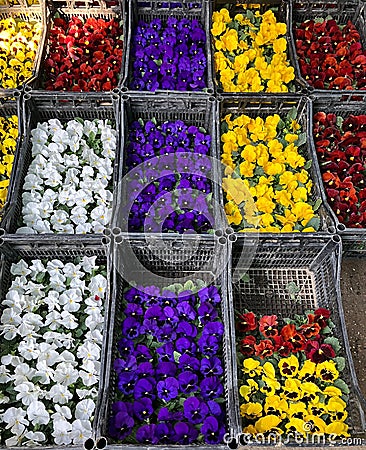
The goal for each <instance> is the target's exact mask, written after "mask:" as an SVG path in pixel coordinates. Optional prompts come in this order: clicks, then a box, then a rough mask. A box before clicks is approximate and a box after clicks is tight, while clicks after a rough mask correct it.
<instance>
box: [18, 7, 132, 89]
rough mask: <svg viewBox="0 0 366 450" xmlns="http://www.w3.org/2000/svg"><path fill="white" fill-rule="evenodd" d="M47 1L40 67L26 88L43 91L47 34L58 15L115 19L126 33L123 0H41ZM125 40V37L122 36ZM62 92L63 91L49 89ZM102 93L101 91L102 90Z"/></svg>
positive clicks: (122, 68)
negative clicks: (47, 14) (120, 23)
mask: <svg viewBox="0 0 366 450" xmlns="http://www.w3.org/2000/svg"><path fill="white" fill-rule="evenodd" d="M43 1H46V2H47V6H48V10H49V18H48V20H47V23H46V30H45V36H44V45H43V49H42V54H41V55H40V61H41V64H40V69H39V73H38V76H37V77H34V78H33V79H32V80H31V82H30V83H27V88H28V90H30V89H33V90H36V91H39V90H41V91H43V90H44V88H43V86H42V84H43V78H44V76H45V74H44V70H43V68H42V64H43V62H44V61H45V60H46V58H47V57H48V55H49V46H48V41H49V36H50V33H51V30H52V27H53V19H54V18H55V17H60V18H62V19H64V20H69V19H71V18H72V17H73V16H78V17H80V18H82V19H84V20H87V19H88V18H90V17H92V18H96V19H104V20H106V21H108V20H112V19H116V20H117V21H118V22H122V23H123V32H124V36H125V35H126V30H125V26H126V12H125V2H124V0H43ZM124 40H125V37H124ZM125 53H126V51H125V50H124V52H123V56H122V64H121V71H120V78H119V80H118V85H117V86H116V89H117V88H118V87H120V86H121V83H122V81H123V73H124V65H125ZM50 92H51V93H54V92H63V91H50ZM102 93H103V92H102Z"/></svg>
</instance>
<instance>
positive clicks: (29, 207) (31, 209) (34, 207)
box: [23, 201, 41, 217]
mask: <svg viewBox="0 0 366 450" xmlns="http://www.w3.org/2000/svg"><path fill="white" fill-rule="evenodd" d="M40 208H41V204H40V203H37V202H33V201H31V202H28V203H27V204H26V205H25V206H24V208H23V214H24V215H25V216H28V215H32V214H35V215H37V216H39V217H40Z"/></svg>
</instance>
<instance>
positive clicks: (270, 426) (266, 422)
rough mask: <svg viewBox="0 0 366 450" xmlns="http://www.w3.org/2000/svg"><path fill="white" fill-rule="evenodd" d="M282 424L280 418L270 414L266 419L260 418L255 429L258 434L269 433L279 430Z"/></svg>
mask: <svg viewBox="0 0 366 450" xmlns="http://www.w3.org/2000/svg"><path fill="white" fill-rule="evenodd" d="M280 423H281V419H280V418H279V417H278V416H275V415H273V414H269V415H267V416H265V417H262V418H260V419H259V420H257V421H256V423H255V429H256V430H257V432H258V433H267V432H268V431H271V430H275V431H277V430H278V428H277V427H278V425H279V424H280Z"/></svg>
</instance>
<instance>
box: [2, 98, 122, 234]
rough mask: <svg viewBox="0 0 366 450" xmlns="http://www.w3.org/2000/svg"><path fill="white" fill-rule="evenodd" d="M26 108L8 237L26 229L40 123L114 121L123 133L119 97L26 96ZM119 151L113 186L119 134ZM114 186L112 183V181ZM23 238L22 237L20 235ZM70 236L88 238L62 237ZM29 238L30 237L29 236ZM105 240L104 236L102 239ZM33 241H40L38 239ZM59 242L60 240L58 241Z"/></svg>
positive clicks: (7, 216) (5, 222)
mask: <svg viewBox="0 0 366 450" xmlns="http://www.w3.org/2000/svg"><path fill="white" fill-rule="evenodd" d="M22 108H23V126H24V129H23V133H24V139H23V142H22V146H21V150H20V156H19V167H18V169H17V172H16V174H15V180H14V186H15V187H14V190H13V201H12V204H11V205H10V207H9V208H8V210H7V211H6V214H5V216H4V220H3V223H2V227H3V228H4V229H5V230H6V232H7V233H10V234H14V233H16V230H17V229H18V228H19V227H21V226H22V191H23V184H24V179H25V177H26V175H27V174H28V169H29V166H30V164H31V162H32V160H33V157H32V141H31V131H32V130H33V129H35V128H36V127H37V124H38V123H41V122H44V121H47V120H50V119H58V120H59V121H60V122H61V123H62V124H64V123H67V122H68V121H69V120H72V119H76V118H81V119H87V120H91V121H92V120H95V119H101V120H110V121H111V122H112V124H113V127H115V129H116V130H118V129H119V120H120V118H119V97H118V96H117V95H116V94H110V93H105V94H99V93H88V94H78V93H70V94H65V93H61V94H56V93H55V94H50V93H45V92H44V93H37V94H36V93H26V94H25V95H24V98H23V103H22ZM116 148H117V151H116V158H115V160H114V163H113V164H114V172H113V178H112V180H113V186H114V185H115V184H116V178H117V167H118V166H119V152H118V148H119V140H118V133H117V146H116ZM111 183H112V181H111ZM17 236H19V234H17ZM43 236H48V237H50V236H56V234H51V235H50V234H44V235H43ZM58 236H64V238H65V237H66V236H67V239H71V240H72V239H75V240H80V239H81V240H83V239H84V238H85V236H86V235H84V234H80V235H77V234H75V235H72V234H59V235H58ZM28 237H29V236H28ZM101 238H102V235H101V237H100V239H101ZM30 239H37V238H36V237H35V236H33V237H30ZM56 239H59V237H57V238H56Z"/></svg>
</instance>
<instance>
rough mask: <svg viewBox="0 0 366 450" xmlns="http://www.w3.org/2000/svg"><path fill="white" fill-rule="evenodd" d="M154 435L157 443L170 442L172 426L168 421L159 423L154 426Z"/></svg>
mask: <svg viewBox="0 0 366 450" xmlns="http://www.w3.org/2000/svg"><path fill="white" fill-rule="evenodd" d="M155 436H156V438H157V440H158V442H159V444H170V443H172V442H173V436H174V432H173V427H172V426H171V425H170V424H169V423H159V424H158V425H156V428H155Z"/></svg>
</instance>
